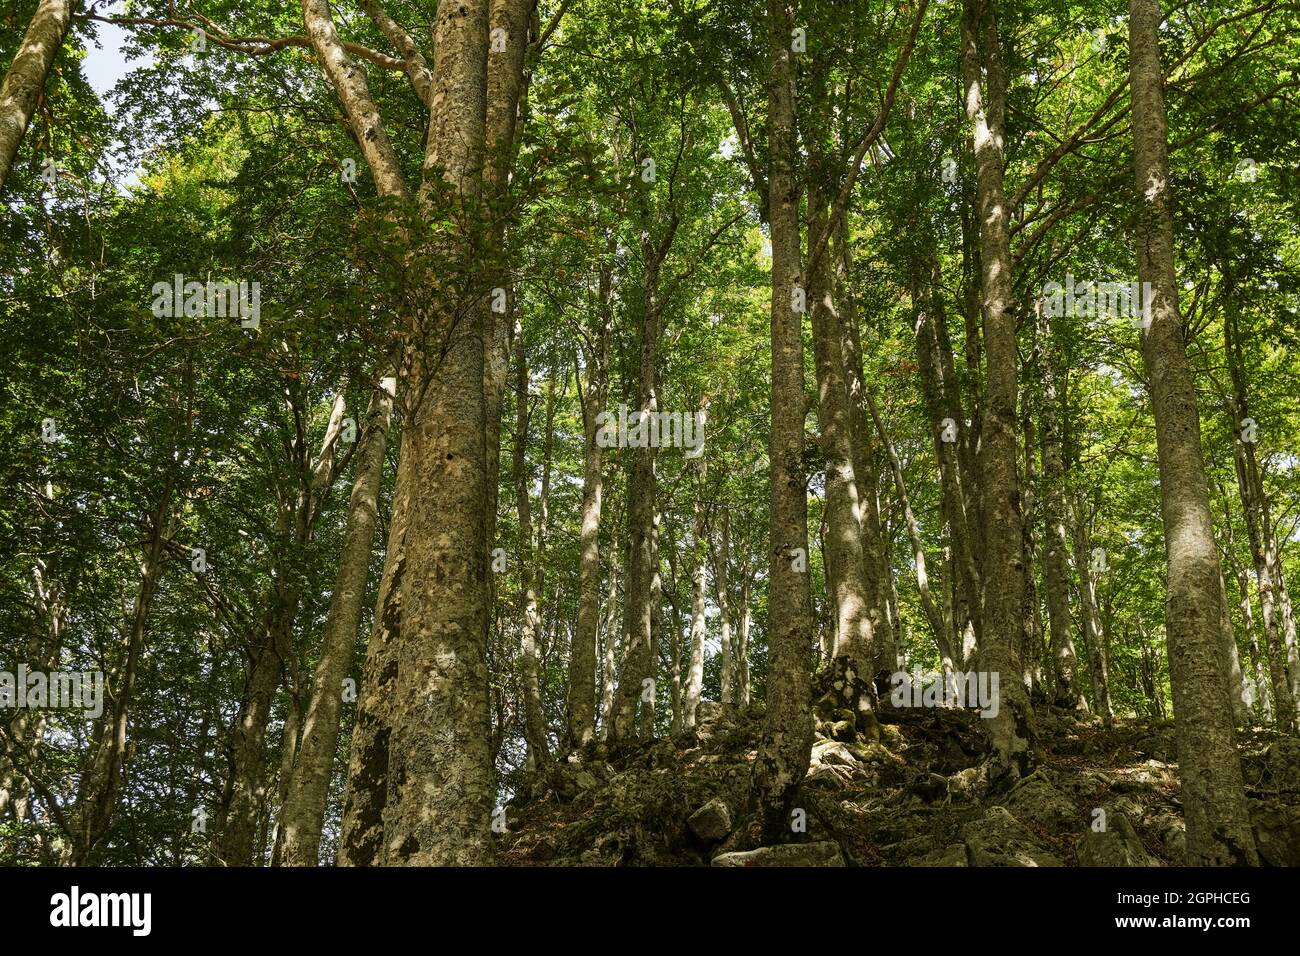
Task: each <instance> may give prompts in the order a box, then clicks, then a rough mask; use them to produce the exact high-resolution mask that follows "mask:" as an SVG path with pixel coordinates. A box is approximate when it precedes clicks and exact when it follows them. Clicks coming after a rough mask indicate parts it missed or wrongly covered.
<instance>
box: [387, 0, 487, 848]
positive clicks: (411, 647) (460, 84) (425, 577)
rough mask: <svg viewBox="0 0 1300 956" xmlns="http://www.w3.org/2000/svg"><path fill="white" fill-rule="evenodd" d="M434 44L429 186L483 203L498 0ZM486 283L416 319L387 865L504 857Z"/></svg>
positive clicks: (450, 12)
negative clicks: (497, 805) (493, 733)
mask: <svg viewBox="0 0 1300 956" xmlns="http://www.w3.org/2000/svg"><path fill="white" fill-rule="evenodd" d="M434 43H435V47H436V49H437V71H436V75H435V77H434V91H433V94H432V98H431V104H432V105H431V107H430V115H429V138H428V144H427V148H426V152H425V159H424V176H425V180H424V187H423V189H422V193H423V194H424V198H425V199H426V201H429V199H430V197H432V196H433V195H434V194H435V190H434V188H433V180H434V178H435V177H441V178H443V179H444V180H445V181H446V182H448V183H449V184H451V186H452V187H453V191H454V194H455V196H456V197H457V199H458V200H459V202H460V203H461V204H462V205H463V206H464V207H465V208H466V209H469V208H471V207H473V205H474V204H475V202H476V201H477V199H478V198H479V196H480V183H481V176H482V172H483V161H484V135H485V134H484V126H485V114H486V106H487V104H486V82H487V49H488V3H487V0H463V2H462V3H459V4H456V5H454V6H449V5H446V4H444V5H442V6H440V7H439V8H438V12H437V21H436V26H435V41H434ZM438 241H439V242H445V243H446V245H447V246H448V248H447V249H446V250H445V252H446V253H447V254H448V255H449V256H451V255H455V256H456V257H463V261H465V262H475V261H480V260H479V256H480V254H481V249H480V248H478V244H477V243H474V242H473V241H472V240H471V239H470V238H469V237H468V236H465V235H459V234H457V235H442V236H439V237H438ZM482 280H483V276H481V275H480V276H478V277H474V276H473V275H472V273H471V275H469V276H467V277H466V279H465V281H464V287H462V288H456V289H445V290H443V291H442V292H441V293H440V294H439V296H438V301H437V302H436V303H435V304H434V306H435V307H434V308H433V309H432V310H431V312H432V314H431V315H430V316H428V317H427V318H426V321H430V322H432V324H433V328H431V329H429V328H418V327H417V328H416V329H415V330H414V331H415V333H416V335H417V341H418V342H419V345H420V347H419V349H418V351H417V355H416V356H415V366H414V368H413V369H412V375H411V377H412V382H411V386H410V387H411V389H412V391H413V393H414V395H415V396H416V400H415V401H414V402H413V403H412V405H413V408H412V414H411V417H410V418H409V419H408V420H407V422H406V430H407V434H408V435H409V438H410V441H409V447H404V448H403V452H404V454H403V456H402V460H401V462H400V463H399V465H398V471H399V474H400V473H401V472H402V471H404V470H406V471H409V472H410V473H411V477H410V499H411V500H410V504H409V506H408V507H409V516H408V518H407V529H406V535H405V565H404V569H403V572H402V581H401V615H402V616H401V626H400V630H399V631H398V632H397V634H396V638H395V643H396V646H395V648H394V653H395V657H396V660H397V680H396V685H395V688H394V693H393V702H392V710H391V729H390V738H389V746H388V763H387V774H386V777H387V797H386V804H385V807H384V810H383V850H382V852H383V857H382V862H383V863H385V864H387V865H408V866H421V865H482V864H485V863H487V862H488V861H489V860H490V859H491V857H492V843H491V838H490V835H489V825H490V822H491V815H492V805H493V800H494V798H495V793H496V787H495V779H494V776H495V775H494V771H493V767H492V761H491V753H490V745H489V735H490V729H491V728H490V716H489V703H488V699H489V686H488V673H487V627H488V607H487V568H486V566H485V565H486V562H487V559H488V554H487V541H486V540H485V536H486V531H487V527H486V526H487V522H486V521H485V520H484V509H485V507H486V505H487V503H488V500H489V499H488V489H487V474H486V472H487V454H486V448H485V443H486V438H485V436H486V420H485V394H484V381H485V379H484V364H485V355H486V351H485V346H486V344H485V333H486V327H485V325H486V318H485V317H486V311H487V299H488V293H489V290H488V289H485V288H482ZM425 336H429V338H428V339H426V338H425ZM406 444H407V443H406V442H404V445H406Z"/></svg>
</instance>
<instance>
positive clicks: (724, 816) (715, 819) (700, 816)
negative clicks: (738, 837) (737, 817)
mask: <svg viewBox="0 0 1300 956" xmlns="http://www.w3.org/2000/svg"><path fill="white" fill-rule="evenodd" d="M686 825H687V826H688V827H690V828H691V832H692V833H694V834H695V835H696V836H697V837H699V838H700V839H701V840H704V841H705V842H706V843H716V842H717V841H718V840H721V839H722V838H723V837H725V836H726V835H727V834H728V833H730V832H731V811H730V810H728V809H727V802H726V801H725V800H723V799H722V798H721V797H714V798H713V799H712V800H710V801H709V802H708V803H706V804H705V805H704V806H702V807H700V808H699V809H698V810H696V811H695V812H694V813H692V814H691V815H690V818H689V819H687V821H686Z"/></svg>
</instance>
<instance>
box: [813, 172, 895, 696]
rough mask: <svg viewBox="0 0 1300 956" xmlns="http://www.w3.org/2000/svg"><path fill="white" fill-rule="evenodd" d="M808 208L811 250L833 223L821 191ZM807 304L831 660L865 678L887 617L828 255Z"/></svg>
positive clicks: (816, 273) (821, 260)
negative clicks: (870, 547)
mask: <svg viewBox="0 0 1300 956" xmlns="http://www.w3.org/2000/svg"><path fill="white" fill-rule="evenodd" d="M808 205H809V210H810V212H809V224H808V243H809V246H810V247H814V246H816V245H817V244H818V243H819V242H820V241H821V237H822V236H823V235H824V234H825V232H826V229H827V228H828V221H827V210H826V204H825V201H824V199H823V197H822V195H821V193H820V190H818V189H817V188H814V187H812V186H810V187H809V190H808ZM807 300H808V308H809V311H810V312H811V314H812V330H813V354H814V356H815V359H816V368H817V422H818V432H819V440H820V446H821V452H822V459H823V462H824V465H825V471H826V491H825V500H826V536H825V549H826V589H827V592H828V594H829V595H830V597H831V600H832V606H833V607H834V609H835V645H834V651H833V656H835V657H844V658H848V659H849V660H851V661H852V662H853V664H854V665H855V668H856V671H857V673H858V675H859V676H861V677H864V678H865V677H868V676H869V675H871V674H872V673H874V671H875V669H876V668H875V659H876V648H875V645H874V639H875V621H876V620H880V619H883V617H884V613H883V608H881V607H878V606H877V600H878V598H879V597H880V594H879V589H878V588H877V587H876V586H875V585H874V582H873V581H871V580H869V578H868V569H867V560H866V556H865V554H864V548H863V538H864V535H863V523H864V518H865V509H866V503H865V502H864V501H862V500H860V499H859V497H858V492H859V488H858V481H857V474H856V471H855V468H854V465H855V457H857V456H855V455H854V449H853V424H852V411H851V408H852V406H851V405H850V403H849V393H848V384H847V382H846V381H845V370H844V352H843V346H842V332H841V325H840V317H839V314H838V313H837V312H836V310H835V302H834V286H833V283H832V279H831V267H830V261H829V257H827V256H822V257H820V258H819V259H818V261H817V263H816V265H815V267H814V271H813V273H812V275H810V276H809V277H808V288H807ZM873 610H874V611H875V612H876V613H875V615H874V617H873V613H872V612H873Z"/></svg>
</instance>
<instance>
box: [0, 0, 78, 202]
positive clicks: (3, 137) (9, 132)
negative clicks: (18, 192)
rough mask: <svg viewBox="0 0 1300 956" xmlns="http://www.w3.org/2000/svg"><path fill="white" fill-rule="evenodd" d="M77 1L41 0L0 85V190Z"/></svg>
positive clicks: (64, 36)
mask: <svg viewBox="0 0 1300 956" xmlns="http://www.w3.org/2000/svg"><path fill="white" fill-rule="evenodd" d="M80 6H81V3H80V0H41V2H40V3H39V4H38V5H37V7H36V12H35V13H34V14H33V15H32V19H31V22H30V23H28V25H27V32H26V33H25V34H24V35H23V42H22V45H21V46H19V47H18V52H17V53H16V54H15V55H14V59H13V62H12V63H10V64H9V70H8V72H6V73H5V78H4V83H3V84H0V190H3V189H4V184H5V181H6V180H7V179H8V178H9V171H10V170H11V169H12V168H13V162H14V157H15V156H17V155H18V147H19V145H20V144H21V143H22V141H23V136H24V135H25V134H26V132H27V127H28V125H29V124H30V123H31V121H32V114H33V113H35V112H36V104H37V103H38V102H39V101H40V98H41V92H42V91H43V90H44V89H45V80H46V78H47V77H48V76H49V75H50V67H52V66H53V65H54V58H55V57H56V56H58V53H59V49H60V47H62V46H63V41H64V40H65V39H66V38H67V36H68V27H69V26H71V24H72V14H73V12H74V11H75V10H76V9H78V8H79V7H80Z"/></svg>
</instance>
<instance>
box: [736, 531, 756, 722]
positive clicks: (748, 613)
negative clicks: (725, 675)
mask: <svg viewBox="0 0 1300 956" xmlns="http://www.w3.org/2000/svg"><path fill="white" fill-rule="evenodd" d="M753 581H754V578H753V572H752V571H751V570H750V567H749V553H748V552H746V553H745V558H744V561H743V563H742V564H741V566H740V621H739V623H738V624H737V626H736V652H735V658H736V705H737V706H738V707H748V706H749V632H750V630H751V628H752V627H753V624H754V612H753V609H752V608H751V607H750V604H749V601H750V592H751V590H752V589H753Z"/></svg>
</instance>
